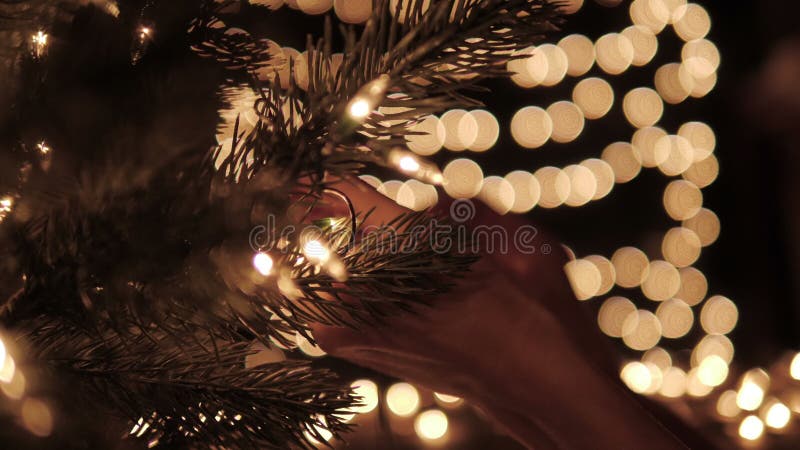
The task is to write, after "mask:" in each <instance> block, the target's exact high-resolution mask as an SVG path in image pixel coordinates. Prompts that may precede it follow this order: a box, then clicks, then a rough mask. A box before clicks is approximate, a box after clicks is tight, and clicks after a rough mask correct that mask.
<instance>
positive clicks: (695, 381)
mask: <svg viewBox="0 0 800 450" xmlns="http://www.w3.org/2000/svg"><path fill="white" fill-rule="evenodd" d="M712 390H714V388H713V387H711V386H708V385H706V384H703V382H702V381H700V376H699V373H698V368H697V367H695V368H693V369H692V370H690V371H689V374H688V376H687V383H686V393H687V394H689V395H691V396H692V397H705V396H706V395H708V394H710V393H711V391H712Z"/></svg>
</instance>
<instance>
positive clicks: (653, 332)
mask: <svg viewBox="0 0 800 450" xmlns="http://www.w3.org/2000/svg"><path fill="white" fill-rule="evenodd" d="M660 340H661V322H659V321H658V318H657V317H656V315H655V314H653V313H651V312H650V311H646V310H643V309H640V310H638V311H636V312H633V313H630V314H628V317H626V318H625V321H623V322H622V341H623V342H624V343H625V345H627V346H628V347H629V348H631V349H633V350H639V351H644V350H648V349H651V348H653V347H655V346H656V344H658V341H660Z"/></svg>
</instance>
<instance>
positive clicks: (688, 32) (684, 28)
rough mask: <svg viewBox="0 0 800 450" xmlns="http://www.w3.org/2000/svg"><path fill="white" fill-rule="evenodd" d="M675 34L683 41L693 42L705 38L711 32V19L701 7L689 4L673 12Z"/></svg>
mask: <svg viewBox="0 0 800 450" xmlns="http://www.w3.org/2000/svg"><path fill="white" fill-rule="evenodd" d="M673 22H674V23H673V25H672V27H673V28H674V29H675V34H677V35H678V36H679V37H680V38H681V39H683V40H684V41H687V42H688V41H693V40H695V39H702V38H704V37H706V35H707V34H708V32H709V31H710V30H711V17H709V16H708V12H707V11H706V10H705V8H703V7H702V6H700V5H698V4H697V3H689V4H687V5H685V6H681V7H679V8H677V9H676V10H675V13H674V14H673Z"/></svg>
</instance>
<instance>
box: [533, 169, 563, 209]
mask: <svg viewBox="0 0 800 450" xmlns="http://www.w3.org/2000/svg"><path fill="white" fill-rule="evenodd" d="M533 176H534V177H536V180H537V181H538V182H539V187H540V188H541V196H540V198H539V206H541V207H542V208H555V207H558V206H561V205H562V204H564V202H565V201H566V200H567V198H568V197H569V194H570V189H571V188H572V185H571V183H570V179H569V176H568V175H567V174H566V173H565V172H564V171H563V170H561V169H559V168H558V167H552V166H546V167H542V168H540V169H539V170H537V171H536V172H534V174H533Z"/></svg>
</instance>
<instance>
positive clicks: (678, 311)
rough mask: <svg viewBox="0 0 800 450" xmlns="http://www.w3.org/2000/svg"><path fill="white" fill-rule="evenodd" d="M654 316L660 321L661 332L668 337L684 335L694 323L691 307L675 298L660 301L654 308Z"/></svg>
mask: <svg viewBox="0 0 800 450" xmlns="http://www.w3.org/2000/svg"><path fill="white" fill-rule="evenodd" d="M656 317H658V321H659V322H661V334H662V335H663V336H664V337H665V338H669V339H678V338H681V337H683V336H686V334H688V333H689V331H691V330H692V325H694V312H692V308H691V307H690V306H689V305H687V304H686V302H684V301H683V300H680V299H677V298H673V299H669V300H666V301H665V302H663V303H661V304H660V305H659V306H658V309H657V310H656Z"/></svg>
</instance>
